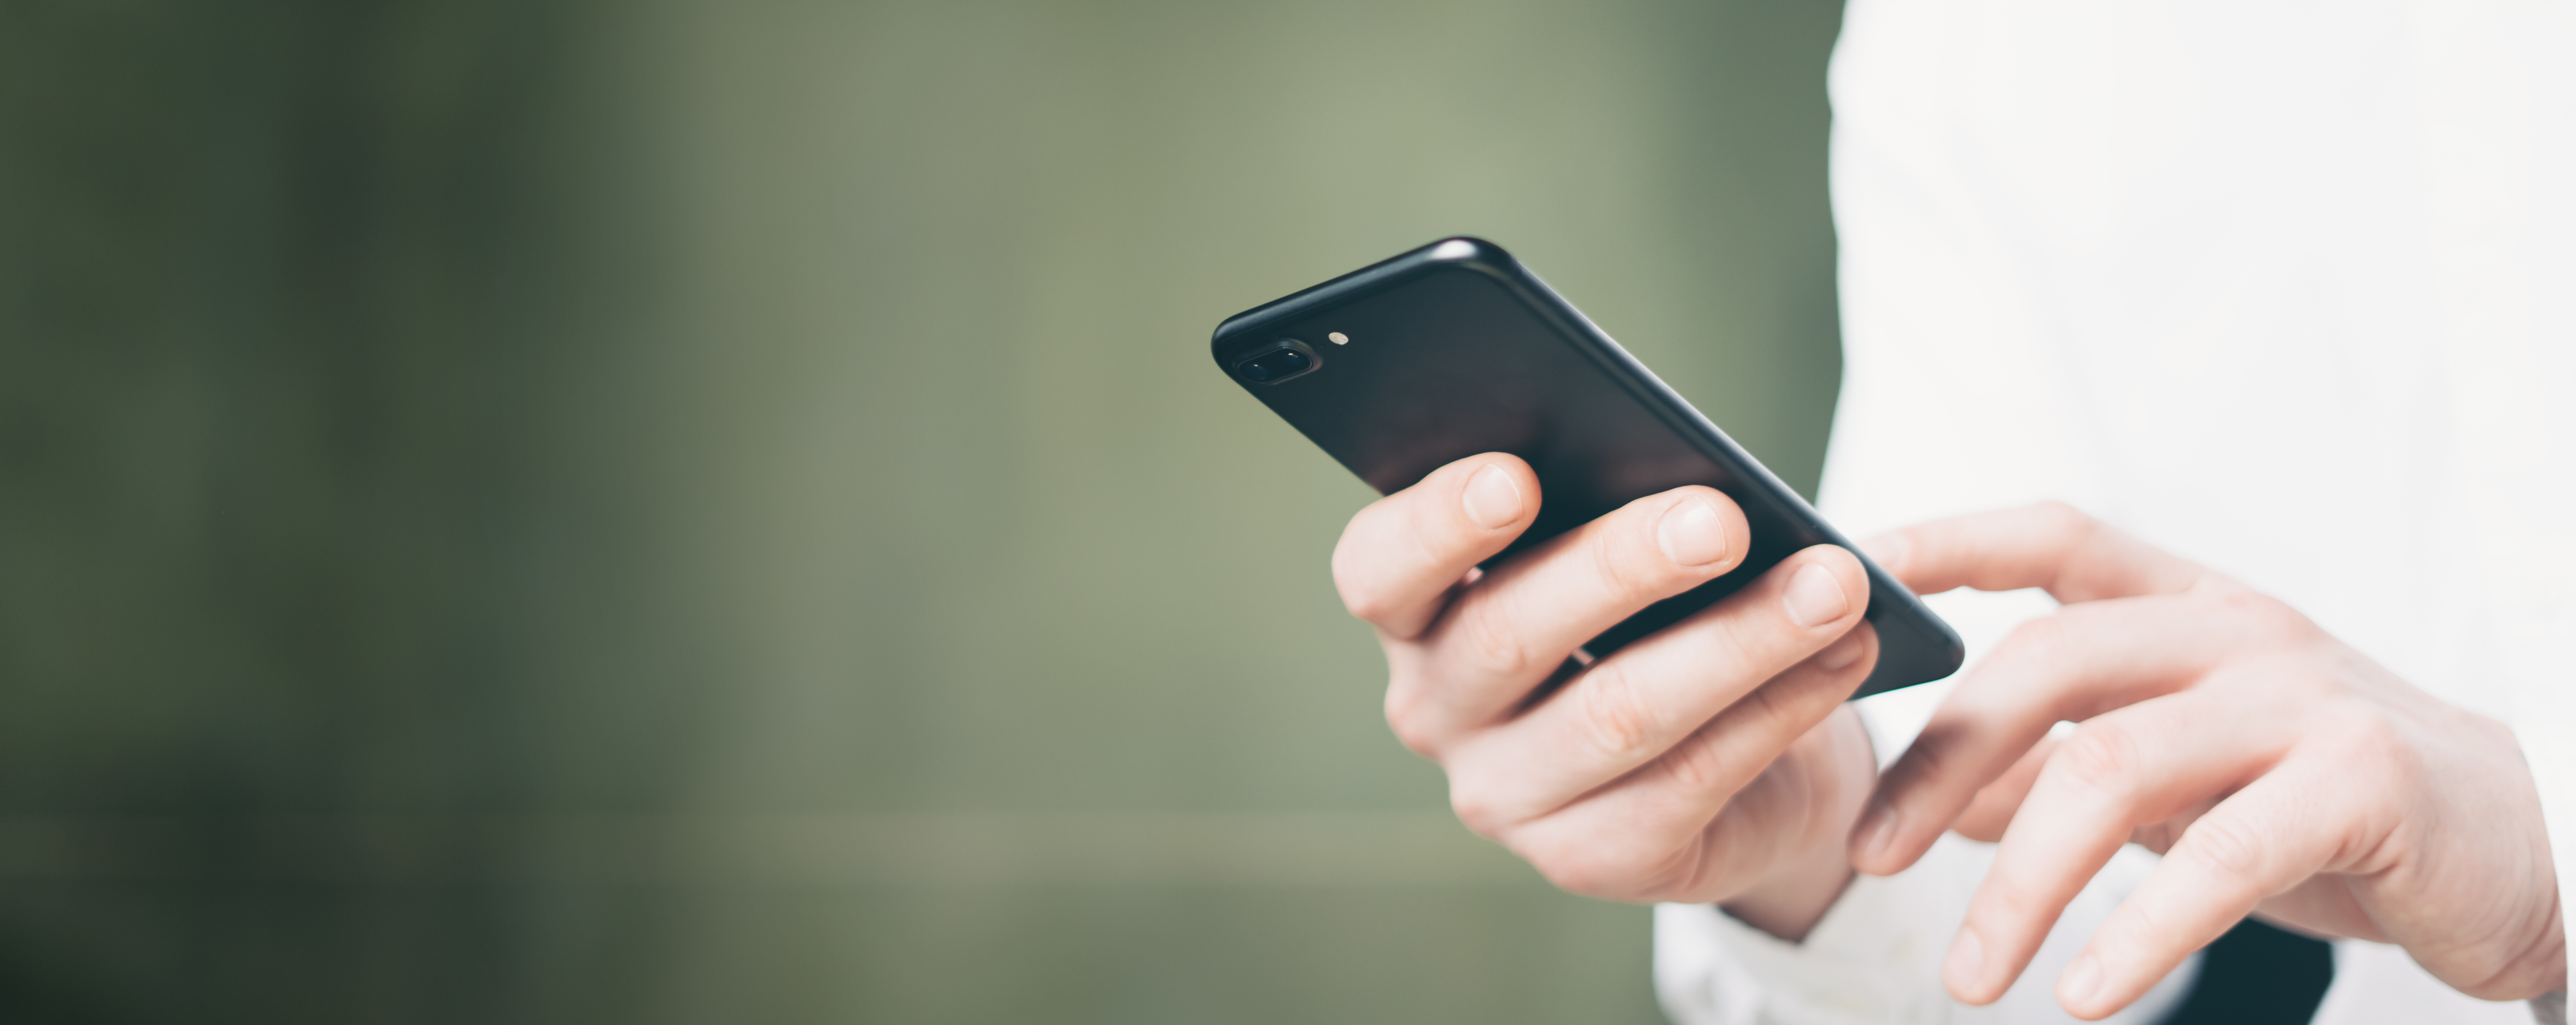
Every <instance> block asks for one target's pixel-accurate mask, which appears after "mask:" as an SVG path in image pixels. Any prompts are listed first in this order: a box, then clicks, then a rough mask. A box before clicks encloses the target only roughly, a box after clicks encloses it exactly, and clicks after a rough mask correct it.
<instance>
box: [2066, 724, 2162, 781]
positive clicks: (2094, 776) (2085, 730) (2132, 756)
mask: <svg viewBox="0 0 2576 1025" xmlns="http://www.w3.org/2000/svg"><path fill="white" fill-rule="evenodd" d="M2144 762H2145V756H2144V755H2143V754H2141V753H2140V751H2139V748H2138V738H2137V736H2136V735H2135V734H2133V733H2131V732H2130V731H2128V730H2127V729H2124V728H2122V727H2121V726H2119V725H2118V724H2115V723H2106V722H2092V723H2086V724H2085V725H2084V726H2083V727H2082V728H2079V729H2077V730H2076V731H2075V733H2074V735H2073V736H2070V737H2067V738H2066V742H2065V743H2063V744H2060V745H2058V748H2057V753H2055V754H2053V755H2050V756H2049V759H2048V767H2049V768H2050V769H2052V770H2055V771H2056V773H2057V775H2058V777H2059V778H2061V779H2063V780H2065V781H2066V782H2068V783H2069V784H2072V785H2074V786H2077V787H2081V788H2083V789H2085V790H2088V791H2092V792H2094V793H2097V794H2105V795H2116V794H2122V793H2125V792H2127V791H2128V790H2129V788H2130V787H2131V786H2133V785H2135V783H2136V781H2137V778H2138V773H2139V771H2140V769H2141V767H2142V766H2143V764H2144Z"/></svg>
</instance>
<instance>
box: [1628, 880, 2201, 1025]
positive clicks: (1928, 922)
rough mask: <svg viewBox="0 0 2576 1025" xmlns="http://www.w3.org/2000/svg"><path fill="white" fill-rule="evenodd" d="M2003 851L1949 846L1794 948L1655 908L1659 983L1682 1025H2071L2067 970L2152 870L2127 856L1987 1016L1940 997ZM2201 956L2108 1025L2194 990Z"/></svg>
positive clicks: (1690, 907)
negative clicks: (1970, 914)
mask: <svg viewBox="0 0 2576 1025" xmlns="http://www.w3.org/2000/svg"><path fill="white" fill-rule="evenodd" d="M1993 859H1994V847H1993V846H1992V845H1990V844H1981V843H1976V842H1973V841H1969V840H1964V839H1961V838H1959V837H1958V836H1956V835H1949V836H1944V837H1942V838H1941V841H1940V842H1939V843H1936V844H1934V845H1933V847H1932V850H1931V851H1930V852H1929V853H1927V854H1925V855H1924V857H1923V860H1922V861H1921V862H1919V863H1917V864H1916V865H1915V866H1914V867H1913V868H1911V869H1908V870H1906V871H1905V872H1903V873H1900V874H1898V875H1895V876H1890V877H1887V878H1879V877H1875V876H1861V877H1859V878H1857V879H1854V880H1853V881H1852V885H1851V888H1850V889H1849V890H1846V891H1844V893H1843V896H1842V899H1841V900H1840V901H1838V902H1836V903H1835V905H1834V907H1833V909H1832V910H1831V911H1828V912H1827V913H1826V914H1825V917H1824V919H1823V921H1821V922H1818V923H1817V925H1816V928H1815V931H1814V932H1812V933H1810V934H1808V936H1807V939H1806V942H1804V943H1788V942H1785V941H1782V940H1779V939H1775V938H1773V937H1772V936H1771V935H1770V934H1768V933H1765V932H1763V931H1761V930H1759V929H1755V928H1753V927H1751V926H1747V925H1745V924H1743V923H1741V922H1738V921H1736V920H1735V919H1733V918H1731V917H1728V916H1727V915H1726V914H1725V913H1724V912H1721V911H1719V910H1717V909H1716V908H1714V907H1711V906H1709V905H1705V904H1666V905H1663V906H1662V907H1658V908H1656V909H1655V986H1656V991H1657V994H1658V995H1659V996H1660V997H1661V998H1662V999H1663V1004H1664V1010H1665V1012H1666V1013H1668V1014H1670V1015H1671V1016H1672V1018H1673V1020H1674V1021H1675V1022H1677V1023H1679V1025H1864V1023H1866V1025H1882V1023H1886V1025H1894V1023H1906V1025H1915V1023H1925V1025H1929V1023H1935V1022H1958V1023H1971V1022H1975V1023H1994V1025H2039V1023H2043V1022H2046V1023H2056V1022H2073V1021H2075V1020H2076V1019H2075V1018H2073V1017H2071V1016H2069V1015H2068V1014H2067V1013H2066V1012H2065V1011H2063V1010H2061V1009H2059V1008H2058V1006H2057V997H2056V992H2055V990H2056V985H2057V974H2058V972H2060V971H2062V970H2063V969H2064V968H2065V966H2066V963H2067V962H2068V961H2069V960H2071V959H2072V958H2073V957H2074V956H2075V954H2076V953H2077V952H2078V951H2080V950H2082V949H2083V945H2084V943H2085V941H2086V940H2088V939H2089V938H2091V936H2092V935H2093V930H2094V928H2095V927H2096V926H2098V925H2100V924H2101V922H2102V921H2103V919H2105V918H2107V917H2109V916H2110V913H2111V910H2112V909H2113V908H2115V907H2117V906H2119V903H2120V900H2121V899H2122V898H2124V897H2126V896H2128V894H2129V891H2130V890H2131V889H2133V888H2135V887H2136V886H2137V884H2138V883H2139V882H2140V881H2142V880H2144V879H2145V878H2146V875H2147V873H2148V872H2149V871H2150V870H2152V869H2153V868H2154V867H2155V856H2154V855H2151V854H2148V853H2147V852H2145V851H2143V850H2139V849H2137V848H2129V849H2126V850H2123V851H2122V852H2121V853H2120V854H2119V856H2117V857H2115V858H2114V859H2113V860H2112V862H2111V864H2110V866H2109V867H2107V868H2104V869H2103V870H2102V873H2101V874H2100V875H2098V876H2095V877H2094V879H2093V883H2092V885H2090V886H2088V887H2086V888H2085V890H2084V892H2083V894H2081V895H2080V896H2078V897H2077V898H2076V899H2075V902H2074V903H2073V904H2071V905H2069V906H2068V907H2067V909H2066V915H2065V917H2064V918H2061V919H2059V920H2058V925H2057V928H2056V930H2055V931H2053V932H2051V933H2050V934H2049V937H2048V941H2047V943H2046V944H2044V945H2043V946H2042V947H2041V948H2040V951H2039V955H2038V956H2037V957H2036V958H2034V959H2032V961H2031V966H2030V970H2029V971H2027V972H2025V973H2023V975H2022V979H2021V981H2020V982H2018V983H2016V984H2014V986H2013V988H2012V989H2011V990H2010V991H2008V992H2006V993H2005V994H2004V998H2003V999H2002V1000H2000V1001H1997V1002H1996V1003H1995V1004H1993V1005H1992V1006H1989V1007H1968V1006H1965V1005H1962V1004H1959V1003H1957V1002H1956V1001H1953V1000H1952V999H1950V996H1949V994H1948V993H1947V992H1946V991H1944V990H1943V989H1942V988H1941V978H1940V975H1941V958H1942V956H1943V955H1944V954H1945V953H1947V952H1948V950H1949V946H1950V936H1951V933H1953V932H1954V931H1956V930H1957V929H1958V926H1959V921H1960V919H1961V917H1962V916H1963V915H1964V914H1965V912H1966V910H1967V903H1968V895H1969V894H1971V893H1973V892H1975V889H1976V885H1977V880H1978V879H1980V878H1982V877H1983V876H1984V875H1985V872H1986V867H1987V866H1988V865H1989V864H1990V863H1991V862H1992V861H1993ZM2199 964H2200V960H2199V956H2198V955H2194V956H2193V958H2192V960H2191V961H2189V962H2186V963H2185V964H2184V967H2183V968H2182V969H2181V970H2179V971H2176V972H2175V973H2174V974H2173V975H2171V976H2168V977H2167V978H2166V979H2165V981H2164V982H2162V983H2160V984H2158V985H2157V987H2156V988H2155V989H2154V990H2151V991H2149V992H2148V994H2147V995H2146V997H2144V998H2143V999H2141V1000H2139V1001H2138V1002H2137V1003H2136V1004H2133V1005H2131V1006H2130V1007H2129V1009H2127V1010H2125V1011H2122V1012H2120V1013H2119V1014H2117V1015H2113V1016H2112V1017H2111V1018H2109V1019H2107V1020H2108V1021H2110V1022H2114V1023H2119V1025H2145V1023H2149V1022H2154V1021H2156V1020H2158V1019H2160V1018H2162V1017H2163V1016H2164V1014H2165V1013H2166V1012H2167V1011H2169V1010H2171V1009H2172V1008H2173V1006H2174V1005H2175V1004H2176V1003H2178V1002H2179V1001H2180V1000H2181V999H2182V997H2183V996H2184V995H2185V994H2187V993H2189V992H2190V989H2191V980H2192V978H2193V977H2194V976H2195V975H2196V973H2197V972H2198V970H2199Z"/></svg>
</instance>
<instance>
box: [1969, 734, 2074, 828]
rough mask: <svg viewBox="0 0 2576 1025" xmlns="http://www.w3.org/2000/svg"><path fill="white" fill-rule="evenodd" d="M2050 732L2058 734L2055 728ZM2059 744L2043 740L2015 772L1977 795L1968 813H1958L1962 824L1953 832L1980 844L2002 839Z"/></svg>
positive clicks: (2016, 764)
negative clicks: (2043, 766) (2041, 769)
mask: <svg viewBox="0 0 2576 1025" xmlns="http://www.w3.org/2000/svg"><path fill="white" fill-rule="evenodd" d="M2050 729H2051V732H2054V731H2055V727H2051V728H2050ZM2057 744H2058V740H2057V738H2056V737H2054V736H2050V737H2044V738H2042V739H2041V740H2040V742H2039V744H2038V745H2037V746H2035V747H2032V748H2031V749H2030V753H2029V754H2026V755H2023V756H2021V760H2020V761H2017V762H2014V763H2013V764H2012V768H2009V769H2006V770H2004V774H2003V775H2001V776H1997V777H1995V781H1994V782H1992V783H1988V784H1986V785H1985V788H1984V789H1981V790H1979V791H1977V796H1976V797H1974V798H1972V799H1970V800H1969V801H1968V808H1967V810H1965V811H1962V812H1960V813H1959V821H1957V822H1953V823H1951V824H1950V831H1951V832H1954V833H1957V834H1959V835H1960V836H1964V837H1967V838H1968V839H1971V840H1975V841H1977V842H1978V843H1994V842H1996V841H1998V840H2001V839H2003V838H2004V828H2005V827H2007V826H2010V825H2012V818H2013V813H2014V812H2017V811H2020V810H2021V801H2022V798H2023V797H2025V796H2027V795H2029V793H2030V785H2031V784H2032V783H2033V782H2036V781H2037V780H2038V779H2039V769H2040V766H2042V765H2045V764H2047V762H2048V756H2049V754H2050V753H2051V752H2054V751H2056V750H2057Z"/></svg>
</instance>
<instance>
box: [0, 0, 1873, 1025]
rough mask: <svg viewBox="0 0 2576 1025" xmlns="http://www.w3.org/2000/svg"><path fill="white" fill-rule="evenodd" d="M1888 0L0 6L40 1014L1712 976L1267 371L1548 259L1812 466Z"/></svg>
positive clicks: (18, 952) (1541, 983)
mask: <svg viewBox="0 0 2576 1025" xmlns="http://www.w3.org/2000/svg"><path fill="white" fill-rule="evenodd" d="M1839 13H1840V12H1839V10H1838V9H1837V7H1836V6H1835V5H1833V4H1831V3H1826V2H1817V0H1808V2H1799V3H1780V2H1751V0H1735V2H1690V0H1638V2H1606V3H1596V4H1588V5H1557V4H1546V3H1535V2H1526V0H1522V2H1497V3H1466V2H1414V3H1385V2H1356V0H1353V2H1342V0H1327V2H1313V3H1305V4H1297V5H1275V4H1274V5H1255V4H1179V3H1167V4H1157V3H1126V2H1088V0H1086V2H1079V3H1075V2H1056V3H1040V2H1034V0H1030V2H1016V3H1014V2H951V3H927V2H923V3H898V2H883V3H864V2H863V3H847V4H830V3H806V2H795V0H775V2H769V0H764V2H738V3H721V4H720V3H681V2H674V0H656V2H648V3H632V4H607V3H596V2H585V0H530V2H511V3H502V2H493V0H382V2H374V3H366V2H347V3H318V2H316V3H298V2H291V0H246V2H239V3H231V4H221V5H201V4H178V3H168V2H153V0H123V2H109V3H90V2H82V3H71V2H42V0H15V2H8V3H0V1020H6V1021H10V1022H22V1021H23V1022H127V1021H132V1022H147V1021H149V1022H160V1021H192V1022H206V1021H261V1022H308V1021H309V1022H324V1021H385V1022H449V1021H483V1022H518V1021H527V1022H538V1021H544V1022H561V1021H618V1022H665V1021H668V1022H680V1021H687V1022H715V1021H723V1022H767V1021H777V1022H790V1021H795V1022H807V1021H855V1022H1003V1021H1048V1022H1120V1023H1131V1022H1146V1023H1152V1022H1208V1021H1227V1022H1314V1021H1387V1022H1446V1021H1454V1022H1480V1023H1504V1022H1576V1021H1580V1022H1649V1021H1654V1020H1656V1019H1657V1013H1656V1011H1655V1008H1654V1004H1653V998H1652V994H1651V991H1650V989H1649V986H1648V979H1647V949H1648V937H1647V912H1646V911H1645V909H1643V908H1635V907H1625V906H1618V905H1611V904H1604V903H1599V902H1593V901H1587V900H1583V899H1579V898H1575V897H1571V896H1566V895H1563V894H1559V893H1556V892H1554V891H1552V890H1550V889H1549V888H1548V887H1547V886H1546V885H1545V884H1544V883H1543V882H1541V881H1540V880H1539V879H1538V878H1537V877H1536V875H1535V874H1534V873H1532V872H1530V871H1528V870H1527V869H1525V868H1523V867H1521V866H1520V865H1519V864H1518V863H1517V862H1516V861H1514V860H1513V859H1512V858H1510V857H1509V856H1508V855H1506V854H1504V853H1503V852H1501V851H1500V850H1499V849H1498V848H1495V847H1492V846H1491V845H1488V844H1486V843H1484V842H1483V841H1481V840H1478V839H1476V838H1474V837H1473V836H1471V835H1469V834H1467V833H1466V832H1465V831H1464V830H1462V829H1461V828H1459V827H1457V826H1456V825H1455V824H1453V823H1452V822H1451V821H1450V819H1449V818H1448V816H1447V813H1446V810H1445V800H1444V793H1443V787H1442V783H1441V779H1440V777H1439V774H1438V772H1437V771H1436V770H1435V769H1434V768H1433V767H1431V766H1429V765H1427V764H1425V763H1421V762H1419V761H1417V760H1415V759H1414V758H1412V756H1410V755H1408V754H1406V753H1405V752H1404V751H1402V750H1401V749H1400V748H1398V747H1397V745H1396V744H1395V743H1394V741H1393V740H1392V739H1390V738H1389V737H1388V736H1387V734H1386V730H1385V727H1384V725H1383V724H1382V723H1381V721H1380V719H1379V716H1378V707H1377V704H1378V694H1379V689H1380V687H1381V686H1382V684H1383V675H1382V674H1383V668H1382V666H1381V664H1380V663H1379V660H1378V656H1377V654H1376V649H1375V646H1374V645H1373V644H1372V643H1371V640H1370V638H1369V636H1368V633H1367V631H1366V630H1364V629H1363V628H1361V627H1360V626H1358V625H1357V624H1355V623H1353V622H1350V621H1348V620H1347V619H1346V618H1344V616H1343V615H1342V613H1341V611H1340V609H1339V606H1338V604H1337V602H1336V601H1335V599H1334V598H1333V595H1332V590H1331V585H1330V582H1329V580H1328V579H1327V574H1326V571H1325V559H1326V555H1327V553H1328V552H1329V549H1330V547H1331V545H1332V542H1333V538H1334V536H1335V535H1336V534H1337V532H1338V530H1339V527H1340V524H1341V522H1342V520H1343V519H1344V518H1346V517H1347V516H1348V515H1349V514H1350V512H1351V511H1353V510H1354V509H1356V508H1357V507H1359V506H1360V505H1361V504H1363V503H1364V502H1365V501H1366V500H1367V499H1368V498H1369V497H1370V495H1369V493H1368V492H1367V490H1366V489H1365V488H1364V487H1362V486H1361V485H1360V484H1359V483H1358V482H1356V481H1355V480H1353V479H1351V478H1350V477H1349V476H1348V475H1347V474H1346V473H1344V472H1343V471H1342V470H1341V469H1340V468H1339V467H1337V466H1335V465H1334V464H1333V463H1332V462H1331V461H1330V460H1328V459H1327V458H1325V457H1324V456H1323V455H1322V454H1320V453H1319V452H1316V451H1315V450H1313V449H1312V448H1311V447H1309V446H1308V445H1307V444H1306V443H1305V442H1304V441H1302V440H1301V439H1300V438H1298V437H1297V436H1296V435H1295V434H1294V433H1293V432H1292V431H1290V430H1289V429H1288V428H1287V427H1285V426H1284V425H1282V424H1280V423H1278V422H1277V421H1275V420H1274V419H1272V418H1271V417H1269V415H1268V414H1266V413H1265V412H1264V411H1263V410H1262V409H1261V408H1260V407H1259V406H1258V405H1257V404H1256V403H1254V402H1253V401H1252V400H1251V399H1250V398H1248V397H1247V396H1244V395H1243V394H1241V393H1240V392H1239V391H1238V390H1237V389H1236V388H1235V387H1234V386H1233V385H1231V384H1229V383H1228V382H1227V381H1225V380H1224V379H1223V378H1222V377H1220V376H1219V375H1218V374H1217V372H1216V371H1215V370H1214V369H1213V368H1212V367H1211V365H1210V364H1209V363H1208V360H1207V357H1206V356H1205V354H1204V353H1205V348H1204V346H1205V342H1206V337H1207V333H1208V331H1209V330H1210V329H1211V328H1212V327H1213V326H1214V325H1215V324H1216V322H1217V321H1218V320H1219V319H1220V318H1222V317H1224V316H1225V315H1227V314H1230V313H1233V312H1236V311H1238V310H1241V309H1243V308H1246V307H1249V306H1252V305H1255V304H1257V303H1260V302H1263V301H1265V300H1268V299H1270V298H1273V297H1275V296H1277V295H1280V294H1283V293H1286V292H1288V291H1291V290H1294V289H1296V288H1300V287H1303V286H1305V285H1308V284H1311V283H1314V282H1316V281H1319V280H1322V279H1323V278H1326V277H1329V276H1332V275H1334V274H1338V273H1340V272H1342V271H1345V270H1349V269H1352V268H1354V267H1357V266H1359V265H1361V264H1363V263H1366V262H1370V261H1373V260H1376V259H1378V258H1381V257H1384V256H1388V255H1391V254H1393V253H1395V252H1397V251H1399V250H1402V249H1405V248H1409V247H1411V246H1414V245H1417V244H1420V243H1422V242H1426V241H1429V240H1431V239H1433V238H1436V237H1438V236H1440V235H1442V234H1447V233H1459V232H1473V233H1477V234H1482V235H1486V236H1489V237H1491V238H1494V239H1496V240H1498V241H1500V242H1502V243H1504V244H1505V245H1507V246H1511V247H1513V248H1514V249H1515V250H1516V251H1517V252H1518V253H1519V254H1520V255H1521V256H1522V257H1523V258H1525V259H1526V260H1528V261H1529V262H1530V263H1532V264H1533V265H1534V266H1536V267H1537V268H1538V269H1539V270H1540V271H1541V272H1542V273H1545V274H1547V275H1548V276H1549V278H1550V279H1551V281H1553V282H1554V283H1555V284H1556V285H1557V286H1558V287H1559V288H1560V289H1561V290H1562V291H1564V292H1565V293H1566V294H1567V295H1568V296H1570V297H1571V298H1573V299H1574V300H1575V301H1576V302H1577V303H1579V304H1581V305H1582V306H1583V307H1584V308H1585V309H1586V310H1587V311H1589V312H1590V313H1591V314H1593V315H1594V317H1595V318H1596V319H1597V320H1599V321H1600V322H1601V323H1602V324H1603V325H1604V326H1605V327H1606V328H1608V329H1609V330H1610V331H1611V333H1612V334H1614V335H1616V336H1618V337H1619V338H1620V339H1622V340H1623V341H1624V342H1625V343H1626V344H1627V345H1629V347H1630V348H1631V349H1633V350H1634V351H1635V352H1637V353H1638V354H1639V355H1640V356H1641V357H1642V358H1644V359H1645V360H1646V361H1647V362H1648V363H1649V364H1651V365H1653V366H1654V367H1656V368H1657V369H1658V370H1659V371H1660V372H1661V373H1662V374H1663V375H1664V376H1665V377H1666V378H1667V379H1668V380H1669V381H1671V382H1672V383H1673V384H1674V385H1675V386H1676V387H1677V388H1678V389H1679V390H1681V391H1682V392H1683V393H1684V394H1685V395H1687V396H1689V397H1690V398H1692V399H1693V400H1694V401H1695V402H1697V403H1698V404H1700V406H1701V407H1702V408H1703V409H1704V410H1706V411H1708V412H1709V413H1710V414H1711V415H1712V416H1713V417H1714V418H1715V419H1716V420H1717V421H1718V422H1719V423H1720V424H1722V425H1724V426H1725V427H1726V428H1728V429H1729V430H1730V431H1731V432H1733V433H1734V434H1735V435H1736V437H1737V438H1738V439H1740V440H1742V441H1743V442H1744V443H1745V444H1746V445H1747V446H1748V447H1750V448H1751V449H1752V450H1753V451H1754V452H1756V453H1757V454H1759V455H1760V456H1762V457H1763V458H1765V459H1766V460H1767V461H1769V462H1770V463H1771V465H1772V466H1773V467H1774V468H1775V469H1777V470H1778V471H1779V472H1780V473H1781V474H1782V475H1783V476H1784V477H1786V478H1788V479H1789V480H1790V481H1791V482H1792V483H1795V484H1797V485H1799V486H1801V487H1806V486H1810V485H1811V484H1812V482H1813V480H1814V477H1815V472H1816V468H1817V464H1818V461H1819V459H1820V457H1821V454H1822V451H1823V441H1824V433H1825V428H1826V425H1827V422H1828V419H1829V417H1830V413H1831V405H1832V397H1833V388H1834V382H1835V375H1836V373H1837V367H1838V363H1837V357H1836V353H1835V337H1836V335H1835V321H1834V307H1833V289H1832V260H1833V241H1832V234H1831V227H1830V223H1829V220H1828V216H1827V212H1826V206H1825V177H1824V171H1825V160H1824V156H1825V129H1826V123H1827V112H1826V105H1825V95H1824V66H1825V59H1826V56H1827V53H1828V51H1829V49H1830V47H1831V44H1832V38H1833V34H1834V31H1835V28H1836V24H1837V21H1838V18H1839Z"/></svg>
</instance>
